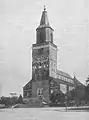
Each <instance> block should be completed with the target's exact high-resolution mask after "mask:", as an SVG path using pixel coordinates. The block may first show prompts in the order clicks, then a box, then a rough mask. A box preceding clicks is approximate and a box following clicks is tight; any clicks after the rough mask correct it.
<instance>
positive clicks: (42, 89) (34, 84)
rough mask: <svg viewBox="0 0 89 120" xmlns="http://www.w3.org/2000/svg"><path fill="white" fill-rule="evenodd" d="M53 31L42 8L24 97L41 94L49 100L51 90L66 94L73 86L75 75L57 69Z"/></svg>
mask: <svg viewBox="0 0 89 120" xmlns="http://www.w3.org/2000/svg"><path fill="white" fill-rule="evenodd" d="M53 31H54V30H53V28H52V27H51V26H50V24H49V21H48V16H47V11H46V9H45V8H44V10H43V12H42V16H41V20H40V24H39V26H38V27H37V29H36V43H35V44H32V79H31V80H30V81H29V82H28V83H27V84H26V85H25V86H24V87H23V97H24V98H37V97H40V96H41V97H43V98H44V99H45V100H46V101H50V95H51V94H52V93H53V92H59V91H61V92H62V93H64V94H66V93H67V92H68V91H71V90H72V89H74V88H75V79H74V78H75V77H74V78H72V77H71V76H70V75H69V74H68V73H65V72H63V71H61V70H58V69H57V46H56V45H55V44H54V42H53ZM77 82H78V83H79V84H81V83H80V82H79V81H77Z"/></svg>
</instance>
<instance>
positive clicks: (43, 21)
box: [36, 9, 53, 30]
mask: <svg viewBox="0 0 89 120" xmlns="http://www.w3.org/2000/svg"><path fill="white" fill-rule="evenodd" d="M43 27H49V28H51V27H50V25H49V20H48V15H47V11H46V9H44V11H43V12H42V16H41V20H40V25H39V26H38V28H43ZM38 28H37V29H38ZM37 29H36V30H37ZM51 29H52V28H51ZM52 30H53V29H52Z"/></svg>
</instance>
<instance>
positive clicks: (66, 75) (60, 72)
mask: <svg viewBox="0 0 89 120" xmlns="http://www.w3.org/2000/svg"><path fill="white" fill-rule="evenodd" d="M57 74H60V75H62V76H65V77H67V78H71V79H72V77H71V76H70V75H69V74H68V73H66V72H63V71H61V70H57Z"/></svg>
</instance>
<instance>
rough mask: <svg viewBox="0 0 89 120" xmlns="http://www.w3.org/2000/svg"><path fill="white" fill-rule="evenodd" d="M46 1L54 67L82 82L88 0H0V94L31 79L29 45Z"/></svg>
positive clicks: (87, 66)
mask: <svg viewBox="0 0 89 120" xmlns="http://www.w3.org/2000/svg"><path fill="white" fill-rule="evenodd" d="M44 5H46V8H47V11H48V19H49V22H50V25H51V27H52V28H53V29H54V43H55V44H57V45H58V68H59V69H61V70H63V71H65V72H67V73H69V74H70V75H71V76H73V73H74V74H75V75H76V76H77V78H78V79H79V80H80V81H81V82H83V83H85V80H86V77H87V76H88V74H89V0H0V94H1V95H9V93H10V92H16V93H18V94H19V93H22V87H23V86H24V85H25V84H26V83H27V82H28V81H29V80H30V79H31V68H32V67H31V62H32V59H31V45H32V43H35V41H36V28H37V26H38V25H39V23H40V18H41V14H42V11H43V7H44Z"/></svg>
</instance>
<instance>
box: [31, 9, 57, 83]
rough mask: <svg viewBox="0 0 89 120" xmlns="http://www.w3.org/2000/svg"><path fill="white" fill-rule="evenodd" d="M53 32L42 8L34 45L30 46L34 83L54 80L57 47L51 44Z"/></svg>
mask: <svg viewBox="0 0 89 120" xmlns="http://www.w3.org/2000/svg"><path fill="white" fill-rule="evenodd" d="M53 31H54V30H53V29H52V28H51V26H50V24H49V21H48V16H47V11H46V9H45V7H44V10H43V12H42V16H41V20H40V25H39V26H38V27H37V29H36V44H33V46H32V79H33V80H35V81H40V80H41V81H43V80H46V79H48V78H49V77H53V78H56V69H57V46H56V45H55V44H54V43H53Z"/></svg>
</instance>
